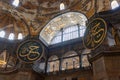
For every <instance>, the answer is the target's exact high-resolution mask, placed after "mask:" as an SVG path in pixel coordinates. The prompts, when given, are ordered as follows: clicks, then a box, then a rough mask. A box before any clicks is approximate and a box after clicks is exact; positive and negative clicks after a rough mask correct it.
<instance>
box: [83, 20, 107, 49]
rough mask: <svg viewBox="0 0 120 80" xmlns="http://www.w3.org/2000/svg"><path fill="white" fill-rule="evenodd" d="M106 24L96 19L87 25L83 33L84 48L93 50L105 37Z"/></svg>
mask: <svg viewBox="0 0 120 80" xmlns="http://www.w3.org/2000/svg"><path fill="white" fill-rule="evenodd" d="M106 32H107V24H106V22H105V21H104V20H103V19H102V18H96V19H94V20H93V21H91V23H89V25H88V26H87V29H86V31H85V35H84V38H83V42H84V45H85V47H86V48H88V49H92V50H93V49H95V48H97V47H98V46H99V45H101V43H102V42H103V40H104V39H105V37H106Z"/></svg>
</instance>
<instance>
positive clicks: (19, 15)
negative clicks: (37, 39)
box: [0, 0, 111, 37]
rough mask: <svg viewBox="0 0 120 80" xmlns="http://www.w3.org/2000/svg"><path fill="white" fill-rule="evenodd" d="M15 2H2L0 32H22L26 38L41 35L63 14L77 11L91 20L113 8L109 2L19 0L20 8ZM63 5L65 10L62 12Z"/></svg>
mask: <svg viewBox="0 0 120 80" xmlns="http://www.w3.org/2000/svg"><path fill="white" fill-rule="evenodd" d="M13 1H14V0H0V30H4V31H6V33H7V34H10V33H11V32H13V33H14V34H15V35H17V34H18V33H19V32H20V33H22V34H23V35H24V37H26V36H27V35H28V34H29V35H32V36H34V35H39V33H40V31H41V30H42V29H43V28H44V26H45V25H46V24H47V23H48V22H49V21H50V20H51V19H53V18H54V17H55V16H57V15H60V14H62V13H65V12H70V11H77V12H81V13H83V14H85V15H86V17H87V18H88V19H89V18H90V17H91V16H93V15H94V13H95V12H100V11H105V10H109V9H110V8H111V7H110V1H109V0H97V2H95V0H19V5H18V6H14V5H13V4H12V3H13ZM61 3H64V5H65V9H64V10H60V4H61Z"/></svg>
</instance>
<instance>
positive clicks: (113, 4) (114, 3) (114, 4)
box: [111, 0, 119, 9]
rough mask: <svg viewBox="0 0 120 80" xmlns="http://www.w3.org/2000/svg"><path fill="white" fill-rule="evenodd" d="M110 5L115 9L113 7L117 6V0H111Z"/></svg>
mask: <svg viewBox="0 0 120 80" xmlns="http://www.w3.org/2000/svg"><path fill="white" fill-rule="evenodd" d="M111 7H112V9H115V8H117V7H119V4H118V2H117V1H116V0H113V1H112V2H111Z"/></svg>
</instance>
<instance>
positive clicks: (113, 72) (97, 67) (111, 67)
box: [90, 51, 120, 80]
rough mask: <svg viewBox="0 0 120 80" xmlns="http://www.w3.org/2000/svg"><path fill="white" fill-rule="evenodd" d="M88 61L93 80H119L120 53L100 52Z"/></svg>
mask: <svg viewBox="0 0 120 80" xmlns="http://www.w3.org/2000/svg"><path fill="white" fill-rule="evenodd" d="M90 61H91V62H92V65H93V76H94V80H120V51H109V52H108V51H106V52H102V53H100V54H98V55H96V56H94V57H92V58H91V59H90Z"/></svg>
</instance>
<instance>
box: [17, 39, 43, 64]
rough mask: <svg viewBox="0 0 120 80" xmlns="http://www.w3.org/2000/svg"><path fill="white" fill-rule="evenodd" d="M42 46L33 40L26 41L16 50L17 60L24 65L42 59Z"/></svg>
mask: <svg viewBox="0 0 120 80" xmlns="http://www.w3.org/2000/svg"><path fill="white" fill-rule="evenodd" d="M43 53H44V47H43V45H42V44H41V43H40V42H38V41H35V40H27V41H25V42H23V43H22V44H20V45H19V47H18V49H17V56H18V58H19V59H20V60H21V61H23V62H26V63H32V62H34V61H36V60H38V59H40V58H41V57H42V55H43Z"/></svg>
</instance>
